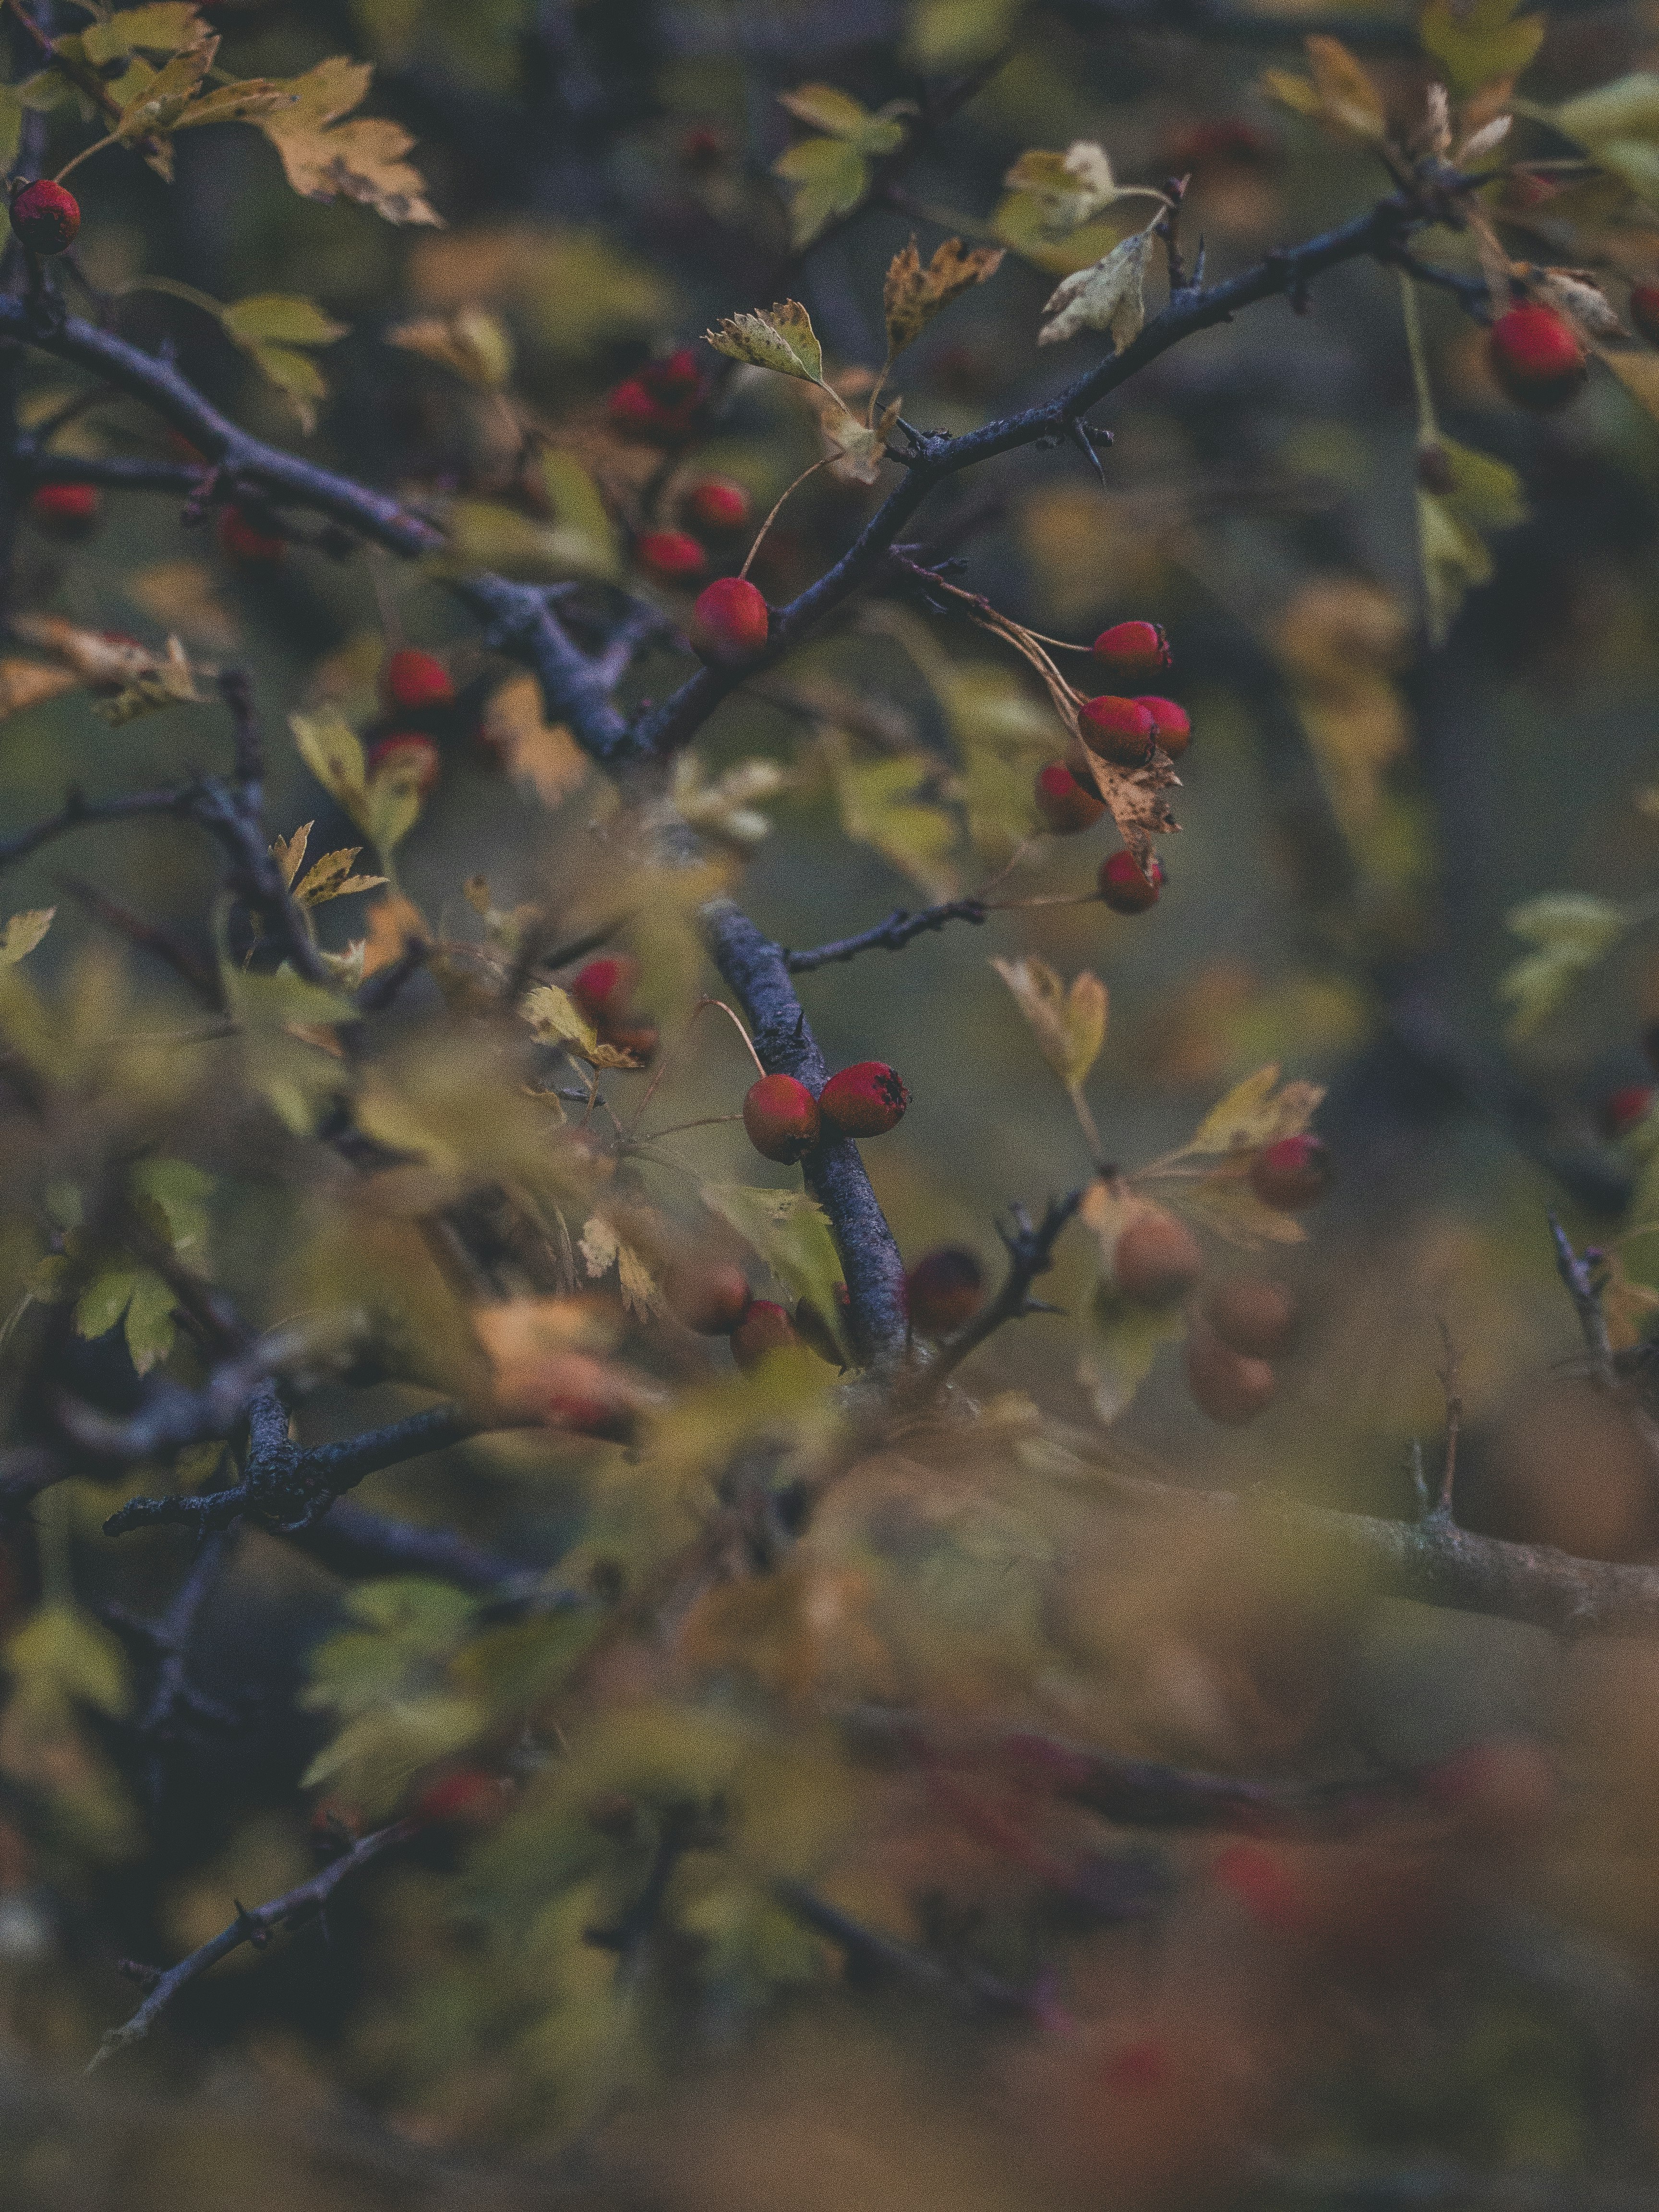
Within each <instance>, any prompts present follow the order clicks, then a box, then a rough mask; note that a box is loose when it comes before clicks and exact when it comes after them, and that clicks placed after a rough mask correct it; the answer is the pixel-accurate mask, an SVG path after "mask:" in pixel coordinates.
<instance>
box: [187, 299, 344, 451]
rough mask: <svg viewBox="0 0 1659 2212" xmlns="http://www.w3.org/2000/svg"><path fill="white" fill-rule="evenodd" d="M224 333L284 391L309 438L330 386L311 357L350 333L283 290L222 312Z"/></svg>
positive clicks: (314, 306)
mask: <svg viewBox="0 0 1659 2212" xmlns="http://www.w3.org/2000/svg"><path fill="white" fill-rule="evenodd" d="M219 321H220V324H221V325H222V328H223V329H224V331H225V333H226V335H227V337H229V338H231V339H232V340H233V341H234V343H236V344H237V345H239V346H240V348H241V349H242V350H243V352H244V353H246V355H247V356H249V358H250V359H251V360H252V362H254V363H255V365H256V366H257V367H258V369H259V371H260V373H261V374H263V375H264V376H267V377H269V378H270V381H271V382H272V383H273V384H274V385H275V386H276V388H277V390H278V391H279V392H282V394H283V398H285V399H286V400H287V401H288V403H289V405H290V406H291V407H292V408H293V410H294V412H295V417H296V418H297V420H298V422H299V424H300V427H301V429H302V430H304V431H305V432H306V433H307V435H309V434H310V433H311V432H312V431H313V430H314V429H315V428H316V427H317V407H318V404H319V401H321V400H322V399H324V398H326V396H327V392H328V386H326V384H325V382H324V381H323V378H322V374H321V372H320V371H319V369H318V368H317V365H316V363H315V362H313V360H312V359H311V358H310V356H309V354H308V353H307V352H305V351H303V350H301V349H303V348H307V347H313V346H325V345H332V344H334V343H335V342H336V341H337V339H340V338H343V337H344V336H345V335H346V327H347V326H346V325H345V324H343V323H337V322H334V321H331V319H330V318H329V317H328V316H327V315H325V313H323V311H322V309H321V308H320V307H318V306H317V304H316V302H315V301H312V300H306V299H301V298H299V297H297V296H295V295H290V294H288V293H282V292H262V293H258V294H256V295H254V296H253V297H252V298H251V299H246V300H237V301H234V302H233V303H232V304H231V305H230V306H229V307H224V308H222V309H221V311H220V314H219Z"/></svg>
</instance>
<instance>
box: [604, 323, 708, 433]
mask: <svg viewBox="0 0 1659 2212" xmlns="http://www.w3.org/2000/svg"><path fill="white" fill-rule="evenodd" d="M703 392H704V384H703V376H702V369H701V368H699V367H698V365H697V356H696V354H695V353H693V351H692V350H691V349H690V346H683V347H681V348H680V349H679V351H678V353H671V354H670V355H668V356H667V357H666V358H665V360H662V361H648V362H646V364H645V366H644V368H641V369H638V370H636V371H635V374H633V375H632V376H630V377H627V378H625V379H624V380H623V382H622V383H620V384H619V385H617V386H616V387H615V389H614V390H613V391H612V392H611V396H610V398H609V399H608V400H607V401H606V403H605V411H606V413H607V414H608V415H609V416H610V418H611V427H612V428H614V429H617V430H620V431H622V432H623V434H624V435H627V436H629V437H636V438H653V439H659V440H662V441H672V440H674V439H676V438H683V437H684V435H685V434H686V432H687V431H688V430H690V428H691V424H692V422H693V419H694V418H695V416H696V411H697V410H698V408H699V407H700V406H701V405H702V398H703Z"/></svg>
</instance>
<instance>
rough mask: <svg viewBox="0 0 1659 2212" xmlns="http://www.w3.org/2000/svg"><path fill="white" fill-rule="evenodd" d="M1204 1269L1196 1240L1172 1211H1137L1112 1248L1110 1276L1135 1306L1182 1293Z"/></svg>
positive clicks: (1170, 1301) (1163, 1301) (1164, 1301)
mask: <svg viewBox="0 0 1659 2212" xmlns="http://www.w3.org/2000/svg"><path fill="white" fill-rule="evenodd" d="M1203 1270H1204V1254H1203V1251H1202V1249H1200V1244H1199V1241H1198V1239H1197V1237H1194V1234H1193V1232H1192V1231H1191V1230H1190V1229H1188V1226H1187V1225H1186V1223H1185V1222H1184V1221H1177V1220H1176V1218H1175V1216H1174V1214H1172V1213H1164V1212H1160V1211H1156V1210H1149V1211H1148V1212H1145V1213H1142V1214H1138V1215H1137V1216H1136V1217H1135V1218H1134V1219H1133V1221H1131V1222H1130V1223H1129V1225H1128V1226H1127V1228H1126V1229H1125V1230H1124V1231H1123V1232H1122V1234H1121V1236H1120V1237H1119V1238H1118V1240H1117V1243H1115V1245H1114V1246H1113V1248H1112V1280H1113V1282H1114V1283H1115V1285H1117V1288H1118V1290H1119V1291H1121V1293H1122V1295H1123V1296H1124V1297H1126V1298H1128V1299H1130V1300H1131V1301H1132V1302H1133V1304H1136V1305H1138V1306H1167V1305H1170V1304H1173V1302H1174V1301H1175V1300H1176V1298H1179V1297H1185V1296H1186V1294H1187V1292H1188V1291H1190V1290H1191V1288H1192V1287H1193V1285H1194V1283H1195V1282H1196V1281H1197V1280H1198V1279H1199V1276H1200V1274H1201V1273H1203Z"/></svg>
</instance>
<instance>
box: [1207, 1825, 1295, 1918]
mask: <svg viewBox="0 0 1659 2212" xmlns="http://www.w3.org/2000/svg"><path fill="white" fill-rule="evenodd" d="M1210 1873H1211V1875H1212V1877H1213V1878H1214V1880H1215V1881H1216V1882H1217V1883H1218V1885H1219V1887H1221V1888H1223V1889H1226V1890H1231V1892H1232V1894H1233V1895H1234V1896H1235V1897H1236V1898H1237V1899H1238V1901H1239V1903H1240V1904H1241V1905H1243V1907H1244V1908H1245V1910H1246V1911H1248V1912H1249V1913H1250V1915H1251V1916H1252V1917H1254V1918H1255V1919H1257V1920H1259V1921H1260V1922H1261V1924H1262V1926H1263V1927H1264V1928H1272V1929H1276V1930H1277V1931H1278V1932H1279V1933H1280V1934H1289V1933H1291V1931H1292V1930H1295V1929H1300V1928H1301V1927H1302V1926H1303V1925H1304V1923H1305V1921H1306V1919H1307V1917H1308V1909H1307V1901H1306V1898H1305V1896H1304V1889H1303V1885H1302V1883H1301V1882H1300V1881H1297V1877H1296V1875H1295V1873H1294V1872H1293V1871H1292V1869H1291V1868H1290V1867H1289V1866H1287V1865H1286V1863H1285V1857H1284V1855H1283V1853H1282V1852H1279V1851H1276V1850H1273V1847H1272V1845H1271V1844H1227V1845H1226V1846H1225V1849H1224V1850H1219V1851H1218V1852H1217V1853H1216V1855H1215V1857H1214V1858H1213V1859H1212V1861H1211V1862H1210Z"/></svg>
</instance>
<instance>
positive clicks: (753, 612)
mask: <svg viewBox="0 0 1659 2212" xmlns="http://www.w3.org/2000/svg"><path fill="white" fill-rule="evenodd" d="M770 620H771V617H770V616H769V613H768V612H767V606H766V601H765V599H763V597H762V595H761V594H760V592H757V590H756V589H755V586H753V585H752V584H751V583H750V582H748V581H747V580H745V579H744V577H741V576H717V577H716V578H715V579H714V582H713V583H712V584H706V585H705V586H703V588H702V591H701V592H698V594H697V600H696V605H695V606H694V607H693V608H692V610H691V642H692V644H693V645H695V646H696V648H697V651H698V652H699V653H701V654H702V657H703V659H705V660H712V661H714V662H715V663H716V664H717V665H720V666H721V667H724V668H737V667H740V666H741V665H743V663H744V661H745V660H753V659H755V657H756V655H757V653H764V651H765V650H766V638H767V632H768V629H769V624H770Z"/></svg>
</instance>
